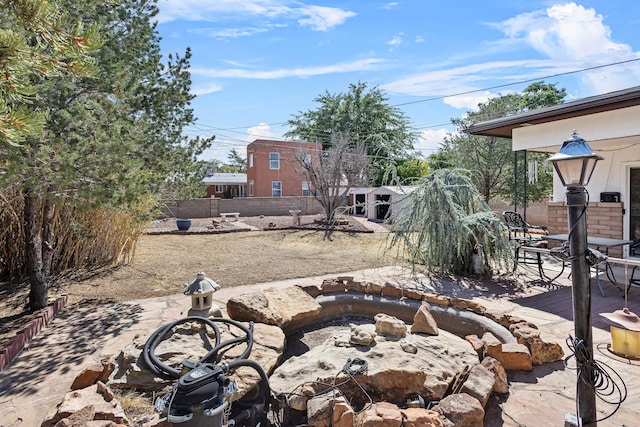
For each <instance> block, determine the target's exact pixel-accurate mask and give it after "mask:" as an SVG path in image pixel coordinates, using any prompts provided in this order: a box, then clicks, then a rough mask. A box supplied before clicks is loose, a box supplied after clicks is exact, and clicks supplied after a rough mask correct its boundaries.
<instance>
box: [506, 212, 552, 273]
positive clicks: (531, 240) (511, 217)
mask: <svg viewBox="0 0 640 427" xmlns="http://www.w3.org/2000/svg"><path fill="white" fill-rule="evenodd" d="M502 217H503V218H504V222H505V224H506V226H507V228H508V230H509V240H511V241H512V242H514V246H515V257H514V258H515V263H516V265H514V268H515V267H516V266H517V264H518V263H519V264H528V265H535V266H537V267H538V273H539V274H540V278H541V279H545V278H546V276H545V274H544V272H543V270H542V257H541V255H540V252H531V251H527V250H525V249H523V248H526V247H530V248H546V247H547V240H546V239H545V236H547V235H548V234H549V233H548V231H547V228H546V227H544V226H540V225H531V224H529V223H528V222H526V221H525V220H524V218H523V217H522V215H520V214H519V213H518V212H513V211H504V212H502Z"/></svg>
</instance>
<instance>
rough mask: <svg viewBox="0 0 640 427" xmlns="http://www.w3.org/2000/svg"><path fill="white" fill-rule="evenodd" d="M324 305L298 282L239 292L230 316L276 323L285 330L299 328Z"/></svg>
mask: <svg viewBox="0 0 640 427" xmlns="http://www.w3.org/2000/svg"><path fill="white" fill-rule="evenodd" d="M323 287H324V285H323ZM321 309H322V307H321V306H320V304H318V303H317V302H316V300H315V299H313V297H311V296H310V295H309V294H307V293H306V292H305V291H303V290H302V289H300V288H299V287H297V286H294V287H290V288H285V289H267V290H265V291H262V292H255V293H251V294H243V295H238V296H236V297H233V298H231V299H230V300H229V301H228V302H227V313H228V314H229V317H230V318H232V319H235V320H239V321H241V322H249V321H253V322H255V323H266V324H268V325H276V326H279V327H280V328H282V329H283V330H285V331H289V330H292V329H295V328H296V327H297V326H298V324H299V323H300V322H303V321H304V320H306V319H310V318H315V317H316V316H317V315H318V314H319V313H320V311H321Z"/></svg>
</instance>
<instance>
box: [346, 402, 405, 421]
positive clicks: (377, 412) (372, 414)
mask: <svg viewBox="0 0 640 427" xmlns="http://www.w3.org/2000/svg"><path fill="white" fill-rule="evenodd" d="M402 419H403V417H402V412H401V411H400V408H398V407H397V406H396V405H394V404H393V403H387V402H377V403H374V404H373V405H371V407H370V408H369V409H367V410H366V411H362V412H360V413H359V414H358V415H357V416H356V424H355V425H356V426H358V427H380V426H384V427H401V426H402Z"/></svg>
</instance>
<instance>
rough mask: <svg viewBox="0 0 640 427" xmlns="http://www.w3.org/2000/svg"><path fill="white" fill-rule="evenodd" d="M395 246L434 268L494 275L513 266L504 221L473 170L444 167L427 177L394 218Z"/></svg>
mask: <svg viewBox="0 0 640 427" xmlns="http://www.w3.org/2000/svg"><path fill="white" fill-rule="evenodd" d="M392 231H393V233H391V235H390V236H391V237H390V238H391V241H390V246H391V247H394V246H395V245H399V246H400V247H404V248H405V249H406V253H407V254H408V255H409V260H410V262H411V263H412V264H413V265H414V266H415V265H424V266H426V267H427V268H428V269H430V270H433V271H439V272H441V273H450V274H458V275H463V276H467V275H470V274H483V275H491V274H493V273H495V272H497V271H500V270H503V269H504V268H505V267H507V266H510V265H512V259H513V251H512V248H511V245H510V242H509V237H508V232H507V229H506V227H505V225H504V224H503V223H502V221H501V220H500V219H499V218H498V217H497V216H496V215H495V214H494V213H493V212H492V211H491V209H490V208H489V206H488V205H487V203H485V202H484V200H483V197H482V195H481V194H480V193H479V192H478V190H477V188H476V186H475V185H474V184H473V183H472V181H471V179H470V177H469V176H468V171H464V170H451V169H438V170H436V171H434V172H433V173H432V174H430V175H428V176H426V177H424V178H422V179H421V180H420V182H419V184H418V187H417V189H416V190H414V191H412V192H411V193H410V194H409V195H408V196H407V200H406V203H404V205H403V207H402V208H400V209H399V211H398V212H397V213H396V215H395V216H394V217H393V225H392Z"/></svg>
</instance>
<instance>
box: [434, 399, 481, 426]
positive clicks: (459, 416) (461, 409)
mask: <svg viewBox="0 0 640 427" xmlns="http://www.w3.org/2000/svg"><path fill="white" fill-rule="evenodd" d="M433 409H434V410H435V411H437V412H438V413H439V414H441V415H442V416H443V417H444V418H446V419H447V420H448V421H449V422H450V423H451V424H452V425H453V426H455V427H482V426H483V424H484V409H482V405H481V404H480V402H478V400H477V399H475V398H473V397H471V396H469V395H468V394H466V393H457V394H451V395H449V396H447V397H445V398H444V399H442V400H441V401H440V403H438V404H437V405H436V406H435V407H434V408H433Z"/></svg>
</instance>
